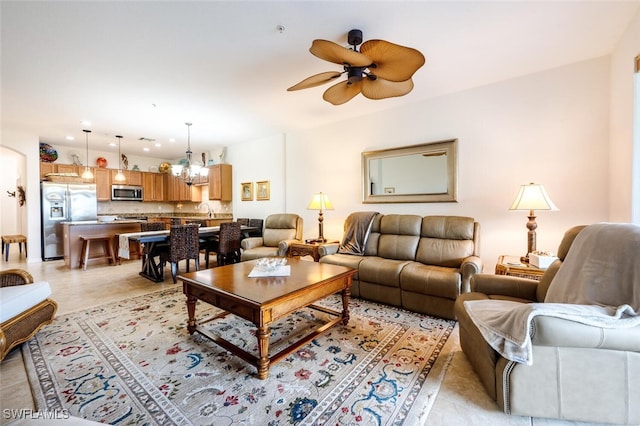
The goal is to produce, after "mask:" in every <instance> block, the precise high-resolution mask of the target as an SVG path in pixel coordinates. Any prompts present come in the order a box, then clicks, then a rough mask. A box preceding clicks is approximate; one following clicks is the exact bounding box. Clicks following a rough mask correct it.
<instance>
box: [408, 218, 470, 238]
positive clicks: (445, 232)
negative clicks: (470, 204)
mask: <svg viewBox="0 0 640 426" xmlns="http://www.w3.org/2000/svg"><path fill="white" fill-rule="evenodd" d="M473 226H474V219H473V218H471V217H463V216H425V217H424V218H423V219H422V229H421V232H420V235H421V236H423V237H431V238H440V239H444V240H473Z"/></svg>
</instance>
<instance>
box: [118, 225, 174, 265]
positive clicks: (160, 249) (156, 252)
mask: <svg viewBox="0 0 640 426" xmlns="http://www.w3.org/2000/svg"><path fill="white" fill-rule="evenodd" d="M166 229H167V225H166V224H165V223H164V222H140V231H141V232H148V231H166ZM168 252H169V243H156V244H154V246H153V253H149V255H150V256H154V257H155V256H161V255H162V253H167V255H168ZM116 253H117V252H116Z"/></svg>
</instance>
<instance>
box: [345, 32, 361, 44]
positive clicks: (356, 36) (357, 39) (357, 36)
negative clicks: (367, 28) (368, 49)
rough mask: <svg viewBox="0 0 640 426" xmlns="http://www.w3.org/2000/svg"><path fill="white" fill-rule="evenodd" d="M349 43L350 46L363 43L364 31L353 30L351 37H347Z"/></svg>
mask: <svg viewBox="0 0 640 426" xmlns="http://www.w3.org/2000/svg"><path fill="white" fill-rule="evenodd" d="M347 42H348V43H349V45H350V46H358V45H359V44H361V43H362V31H361V30H351V31H349V35H348V36H347Z"/></svg>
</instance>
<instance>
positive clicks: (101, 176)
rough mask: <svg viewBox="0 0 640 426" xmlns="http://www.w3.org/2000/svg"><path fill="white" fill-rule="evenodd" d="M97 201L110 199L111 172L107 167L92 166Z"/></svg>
mask: <svg viewBox="0 0 640 426" xmlns="http://www.w3.org/2000/svg"><path fill="white" fill-rule="evenodd" d="M92 171H93V177H94V180H95V182H96V195H97V198H98V201H111V174H110V173H109V169H101V168H99V167H94V168H93V170H92Z"/></svg>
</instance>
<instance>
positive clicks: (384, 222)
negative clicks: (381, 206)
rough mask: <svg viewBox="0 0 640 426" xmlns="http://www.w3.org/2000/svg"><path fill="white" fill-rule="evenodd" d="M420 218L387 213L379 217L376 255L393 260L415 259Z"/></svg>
mask: <svg viewBox="0 0 640 426" xmlns="http://www.w3.org/2000/svg"><path fill="white" fill-rule="evenodd" d="M421 224H422V218H421V217H420V216H417V215H409V214H388V215H384V216H382V218H381V219H380V236H379V237H378V256H380V257H384V258H387V259H395V260H415V257H416V248H417V247H418V241H420V228H421Z"/></svg>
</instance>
